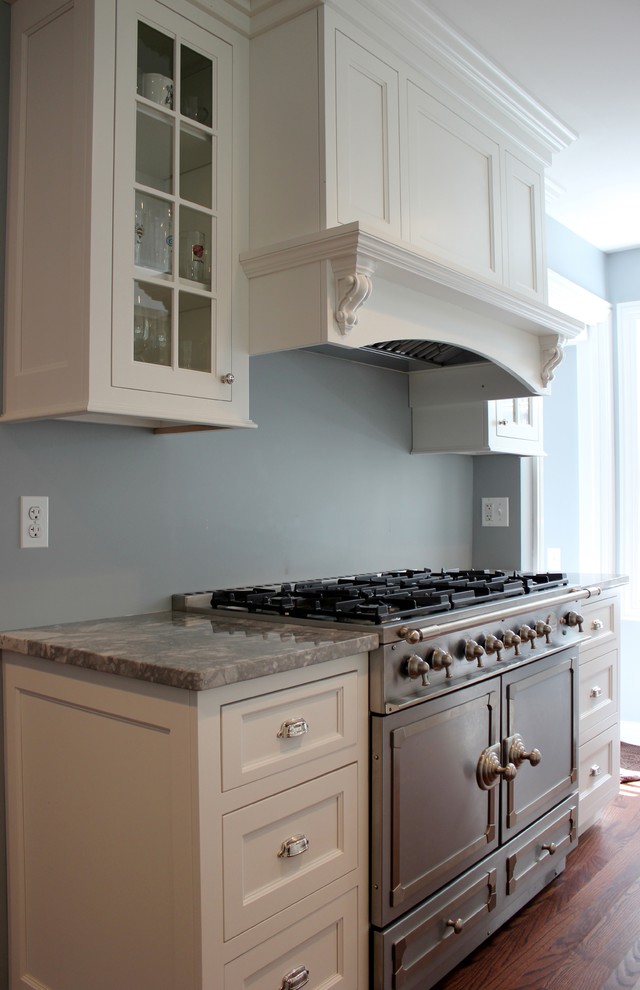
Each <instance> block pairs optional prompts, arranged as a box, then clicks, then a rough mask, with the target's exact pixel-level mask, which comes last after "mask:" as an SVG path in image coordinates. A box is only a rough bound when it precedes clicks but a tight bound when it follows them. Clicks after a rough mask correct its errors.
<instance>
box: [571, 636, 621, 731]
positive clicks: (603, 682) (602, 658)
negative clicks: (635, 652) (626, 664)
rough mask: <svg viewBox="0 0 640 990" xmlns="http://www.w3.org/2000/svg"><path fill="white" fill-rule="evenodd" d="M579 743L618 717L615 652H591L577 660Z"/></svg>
mask: <svg viewBox="0 0 640 990" xmlns="http://www.w3.org/2000/svg"><path fill="white" fill-rule="evenodd" d="M578 690H579V711H580V722H579V730H578V731H579V739H580V744H582V743H584V742H586V741H587V740H588V739H591V738H592V737H593V736H594V735H596V734H597V733H598V732H602V730H603V729H604V728H606V727H607V725H609V724H610V723H611V722H613V721H616V720H617V717H618V694H619V692H618V651H617V650H609V651H608V652H607V653H602V654H597V655H594V658H593V659H592V660H588V661H587V662H586V663H585V662H581V663H580V686H579V689H578Z"/></svg>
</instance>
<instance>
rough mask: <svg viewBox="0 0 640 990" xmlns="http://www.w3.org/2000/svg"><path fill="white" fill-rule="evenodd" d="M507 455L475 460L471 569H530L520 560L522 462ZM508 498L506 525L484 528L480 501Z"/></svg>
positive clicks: (489, 456) (526, 563) (522, 524)
mask: <svg viewBox="0 0 640 990" xmlns="http://www.w3.org/2000/svg"><path fill="white" fill-rule="evenodd" d="M523 460H524V458H521V457H515V456H512V455H510V454H487V455H483V456H482V457H475V458H474V468H473V554H472V559H473V566H474V567H478V568H483V567H491V568H497V569H502V570H519V569H520V568H527V569H528V567H529V562H528V561H527V560H526V559H523V552H522V550H523V547H522V529H523V526H526V525H527V520H526V519H523V516H522V489H523V484H522V462H523ZM494 496H495V497H498V498H501V497H503V496H506V497H507V498H508V499H509V525H508V526H505V527H501V526H496V527H494V526H483V525H482V499H483V498H493V497H494Z"/></svg>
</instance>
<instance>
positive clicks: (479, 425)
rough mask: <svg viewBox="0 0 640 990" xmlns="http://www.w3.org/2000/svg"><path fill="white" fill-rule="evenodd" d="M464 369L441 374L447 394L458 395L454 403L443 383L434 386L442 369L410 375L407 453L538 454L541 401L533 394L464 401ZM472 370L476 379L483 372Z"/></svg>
mask: <svg viewBox="0 0 640 990" xmlns="http://www.w3.org/2000/svg"><path fill="white" fill-rule="evenodd" d="M469 367H470V366H469V365H466V366H465V365H461V366H460V368H459V369H456V368H449V369H446V372H445V375H446V376H448V378H450V379H451V382H450V384H451V389H452V392H451V394H452V395H460V401H455V402H454V401H451V397H450V395H449V394H448V389H447V388H446V386H445V388H443V389H441V388H440V387H439V386H437V385H436V384H435V383H436V382H439V381H440V380H441V378H442V372H434V371H424V372H415V373H414V374H413V375H412V381H411V387H410V401H411V429H412V444H411V450H412V453H414V454H420V453H453V454H497V453H500V454H517V455H520V456H532V457H539V456H541V455H542V454H544V449H543V432H542V402H543V400H542V399H541V398H539V397H537V396H528V397H527V396H524V397H521V398H518V399H491V400H484V399H477V398H474V397H473V396H471V395H470V396H469V398H468V401H465V398H464V394H465V377H466V376H467V375H468V372H469ZM449 372H451V374H450V375H449V374H448V373H449ZM475 373H476V375H477V376H478V377H479V378H481V376H482V373H483V372H482V371H481V370H478V369H476V371H475ZM457 382H459V383H460V384H456V383H457ZM481 387H482V382H480V388H481Z"/></svg>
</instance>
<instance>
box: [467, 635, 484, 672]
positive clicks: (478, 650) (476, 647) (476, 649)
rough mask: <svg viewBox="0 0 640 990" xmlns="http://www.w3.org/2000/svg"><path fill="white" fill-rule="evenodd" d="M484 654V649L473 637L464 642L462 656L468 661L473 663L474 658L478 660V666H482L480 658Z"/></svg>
mask: <svg viewBox="0 0 640 990" xmlns="http://www.w3.org/2000/svg"><path fill="white" fill-rule="evenodd" d="M483 656H484V649H483V648H482V646H480V644H479V643H476V641H475V639H468V640H467V641H466V643H465V644H464V658H465V660H468V661H469V663H473V661H474V660H477V661H478V667H482V666H483V664H482V658H483Z"/></svg>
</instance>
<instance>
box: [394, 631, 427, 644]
mask: <svg viewBox="0 0 640 990" xmlns="http://www.w3.org/2000/svg"><path fill="white" fill-rule="evenodd" d="M398 636H399V637H400V639H404V641H405V643H410V644H411V645H413V644H415V643H419V642H420V640H421V639H422V633H421V632H420V630H419V629H409V626H400V628H399V629H398Z"/></svg>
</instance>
